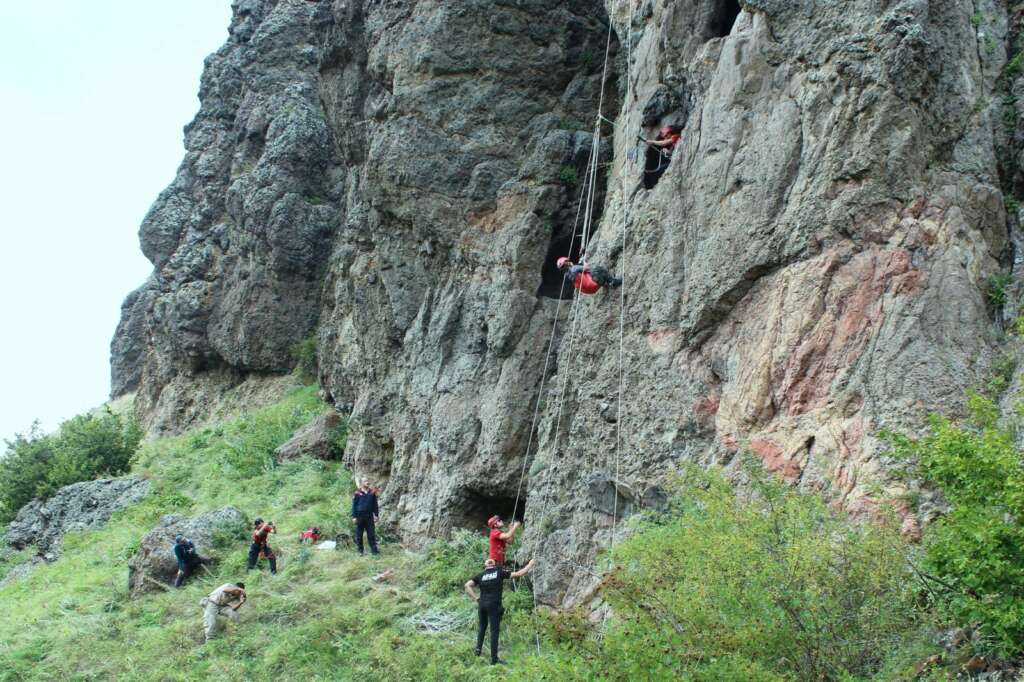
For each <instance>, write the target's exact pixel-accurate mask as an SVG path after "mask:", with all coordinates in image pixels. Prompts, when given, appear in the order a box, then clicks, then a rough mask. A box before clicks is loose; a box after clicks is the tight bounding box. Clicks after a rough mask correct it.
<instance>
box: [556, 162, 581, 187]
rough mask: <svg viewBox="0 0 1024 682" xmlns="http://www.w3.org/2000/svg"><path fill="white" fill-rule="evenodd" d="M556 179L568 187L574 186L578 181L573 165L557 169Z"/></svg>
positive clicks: (577, 174)
mask: <svg viewBox="0 0 1024 682" xmlns="http://www.w3.org/2000/svg"><path fill="white" fill-rule="evenodd" d="M558 179H559V180H560V181H561V182H562V184H563V185H565V186H566V187H568V188H569V189H573V188H574V187H576V185H578V184H579V181H580V178H579V173H577V172H576V167H575V166H562V167H561V168H560V169H559V170H558Z"/></svg>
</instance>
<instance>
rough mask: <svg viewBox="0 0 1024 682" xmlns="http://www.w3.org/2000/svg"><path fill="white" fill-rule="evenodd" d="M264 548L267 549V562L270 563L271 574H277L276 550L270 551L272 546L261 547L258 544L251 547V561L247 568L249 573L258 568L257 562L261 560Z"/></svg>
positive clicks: (255, 543)
mask: <svg viewBox="0 0 1024 682" xmlns="http://www.w3.org/2000/svg"><path fill="white" fill-rule="evenodd" d="M264 547H266V551H265V552H264V554H266V556H267V562H268V563H270V572H271V573H277V557H275V556H274V550H272V549H270V545H261V544H259V543H258V542H254V543H252V544H251V545H249V561H248V563H247V564H246V567H245V568H246V570H247V571H251V570H252V569H254V568H256V562H257V561H259V560H260V551H262V550H263V548H264Z"/></svg>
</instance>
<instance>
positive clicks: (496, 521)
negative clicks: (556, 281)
mask: <svg viewBox="0 0 1024 682" xmlns="http://www.w3.org/2000/svg"><path fill="white" fill-rule="evenodd" d="M566 260H568V259H566ZM499 523H501V517H500V516H498V515H497V514H495V515H494V516H492V517H491V518H489V519H487V527H488V528H494V527H495V526H497V525H498V524H499Z"/></svg>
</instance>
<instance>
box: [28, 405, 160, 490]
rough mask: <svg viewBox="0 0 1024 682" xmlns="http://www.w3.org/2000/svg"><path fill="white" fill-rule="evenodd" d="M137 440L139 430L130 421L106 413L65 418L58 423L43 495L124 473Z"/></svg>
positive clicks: (133, 452) (140, 438) (135, 447)
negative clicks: (46, 489)
mask: <svg viewBox="0 0 1024 682" xmlns="http://www.w3.org/2000/svg"><path fill="white" fill-rule="evenodd" d="M141 440H142V430H141V429H140V428H139V426H138V424H137V423H136V422H135V420H134V419H132V418H124V417H121V416H120V415H117V414H114V413H112V412H110V411H107V412H104V413H103V414H101V415H99V416H91V415H79V416H77V417H73V418H71V419H69V420H68V421H66V422H64V423H63V424H61V426H60V431H59V432H58V434H57V437H56V439H55V442H54V448H53V449H54V457H53V460H52V462H51V465H50V471H49V473H48V474H47V483H48V484H49V490H48V491H47V492H48V493H49V494H52V493H53V492H56V491H57V489H58V488H60V487H62V486H65V485H70V484H72V483H77V482H78V481H88V480H91V479H93V478H97V477H99V476H112V475H117V474H121V473H124V472H125V471H127V470H128V467H129V465H130V464H131V459H132V455H134V454H135V451H136V449H138V447H139V442H140V441H141Z"/></svg>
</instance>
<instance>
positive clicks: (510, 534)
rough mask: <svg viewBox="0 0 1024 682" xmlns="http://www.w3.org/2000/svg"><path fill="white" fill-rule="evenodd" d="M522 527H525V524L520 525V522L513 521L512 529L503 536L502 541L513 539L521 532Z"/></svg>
mask: <svg viewBox="0 0 1024 682" xmlns="http://www.w3.org/2000/svg"><path fill="white" fill-rule="evenodd" d="M521 525H523V524H522V523H520V522H519V521H513V522H512V527H511V528H509V529H508V531H506V532H504V533H502V534H501V539H502V540H511V539H512V537H513V536H514V535H515V534H516V531H517V530H519V526H521Z"/></svg>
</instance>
